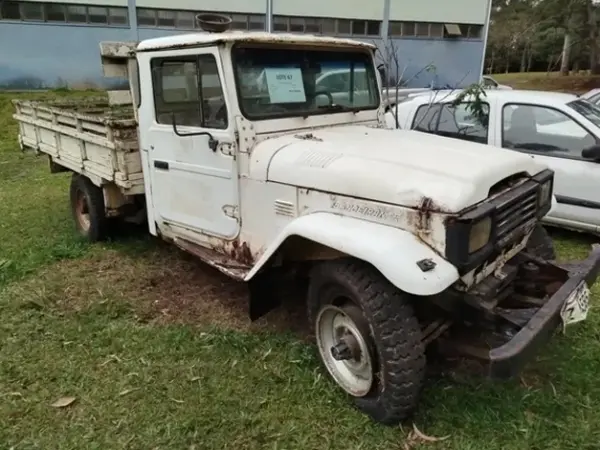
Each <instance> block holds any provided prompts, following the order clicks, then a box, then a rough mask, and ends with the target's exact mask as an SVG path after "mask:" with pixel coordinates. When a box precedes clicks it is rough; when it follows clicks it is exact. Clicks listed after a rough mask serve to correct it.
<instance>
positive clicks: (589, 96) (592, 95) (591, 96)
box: [580, 88, 600, 105]
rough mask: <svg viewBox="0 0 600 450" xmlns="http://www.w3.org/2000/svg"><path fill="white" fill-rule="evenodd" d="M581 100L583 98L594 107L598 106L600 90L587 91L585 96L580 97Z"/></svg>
mask: <svg viewBox="0 0 600 450" xmlns="http://www.w3.org/2000/svg"><path fill="white" fill-rule="evenodd" d="M580 97H581V98H585V99H586V100H587V101H589V102H591V103H593V104H594V105H598V104H600V88H596V89H592V90H591V91H587V92H586V93H585V94H582V95H581V96H580Z"/></svg>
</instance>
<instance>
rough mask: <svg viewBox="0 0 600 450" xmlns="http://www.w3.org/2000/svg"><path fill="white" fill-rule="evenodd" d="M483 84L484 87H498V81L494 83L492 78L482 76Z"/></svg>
mask: <svg viewBox="0 0 600 450" xmlns="http://www.w3.org/2000/svg"><path fill="white" fill-rule="evenodd" d="M483 85H484V86H485V87H498V83H496V82H495V81H494V80H492V79H491V78H484V79H483Z"/></svg>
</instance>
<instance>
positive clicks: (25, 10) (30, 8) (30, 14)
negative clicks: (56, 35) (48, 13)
mask: <svg viewBox="0 0 600 450" xmlns="http://www.w3.org/2000/svg"><path fill="white" fill-rule="evenodd" d="M21 18H22V19H23V20H39V21H42V20H44V11H43V9H42V4H41V3H30V2H23V3H21Z"/></svg>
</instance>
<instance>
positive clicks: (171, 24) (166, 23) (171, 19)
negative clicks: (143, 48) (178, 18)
mask: <svg viewBox="0 0 600 450" xmlns="http://www.w3.org/2000/svg"><path fill="white" fill-rule="evenodd" d="M157 15H158V26H159V27H163V28H175V11H158V14H157Z"/></svg>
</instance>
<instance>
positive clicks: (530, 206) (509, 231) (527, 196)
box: [496, 182, 538, 245]
mask: <svg viewBox="0 0 600 450" xmlns="http://www.w3.org/2000/svg"><path fill="white" fill-rule="evenodd" d="M506 197H507V198H506V200H505V201H502V203H501V204H500V205H498V206H497V207H496V237H497V239H498V241H499V242H498V243H499V244H500V245H502V244H504V243H506V242H504V241H510V240H512V237H513V235H514V233H515V232H516V231H518V230H520V229H524V227H525V226H526V225H528V224H530V223H531V222H533V221H535V219H536V216H537V208H538V184H537V183H535V182H528V183H525V184H523V185H522V186H520V187H519V188H517V189H516V190H515V192H509V193H507V194H506ZM499 200H500V199H499ZM502 200H504V199H502Z"/></svg>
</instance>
